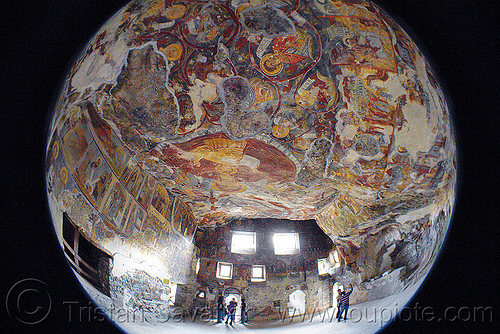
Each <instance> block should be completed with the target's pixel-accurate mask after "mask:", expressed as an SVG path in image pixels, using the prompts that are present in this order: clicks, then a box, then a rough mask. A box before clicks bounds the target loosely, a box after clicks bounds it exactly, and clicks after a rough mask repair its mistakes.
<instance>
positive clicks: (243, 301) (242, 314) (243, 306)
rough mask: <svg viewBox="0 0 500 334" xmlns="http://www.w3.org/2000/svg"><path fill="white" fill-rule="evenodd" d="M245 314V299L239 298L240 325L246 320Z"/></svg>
mask: <svg viewBox="0 0 500 334" xmlns="http://www.w3.org/2000/svg"><path fill="white" fill-rule="evenodd" d="M246 312H247V303H245V298H241V323H242V324H244V323H245V321H246V320H247V317H246Z"/></svg>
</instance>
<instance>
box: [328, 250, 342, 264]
mask: <svg viewBox="0 0 500 334" xmlns="http://www.w3.org/2000/svg"><path fill="white" fill-rule="evenodd" d="M330 261H331V262H333V268H338V267H340V258H339V251H337V250H336V251H333V252H332V253H330Z"/></svg>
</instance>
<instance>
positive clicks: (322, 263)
mask: <svg viewBox="0 0 500 334" xmlns="http://www.w3.org/2000/svg"><path fill="white" fill-rule="evenodd" d="M328 268H330V264H329V263H328V258H324V259H318V273H319V274H320V275H325V274H328Z"/></svg>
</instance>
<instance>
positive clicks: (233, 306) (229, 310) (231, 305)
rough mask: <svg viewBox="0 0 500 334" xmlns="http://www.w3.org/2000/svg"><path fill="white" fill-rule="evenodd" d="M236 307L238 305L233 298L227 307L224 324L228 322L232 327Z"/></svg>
mask: <svg viewBox="0 0 500 334" xmlns="http://www.w3.org/2000/svg"><path fill="white" fill-rule="evenodd" d="M236 306H238V303H237V302H236V298H233V300H231V301H230V302H229V304H228V305H227V319H226V324H227V322H228V321H229V324H230V325H231V326H232V325H233V322H234V316H235V314H236Z"/></svg>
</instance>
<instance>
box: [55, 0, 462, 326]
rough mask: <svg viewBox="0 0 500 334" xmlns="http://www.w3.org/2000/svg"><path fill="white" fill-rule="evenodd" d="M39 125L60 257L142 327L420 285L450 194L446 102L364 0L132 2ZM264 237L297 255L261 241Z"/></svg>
mask: <svg viewBox="0 0 500 334" xmlns="http://www.w3.org/2000/svg"><path fill="white" fill-rule="evenodd" d="M50 129H51V130H50V135H49V139H48V145H47V163H46V181H47V193H48V199H49V205H50V209H51V213H52V217H53V222H54V226H55V231H56V234H57V236H58V239H59V242H60V244H61V247H62V248H63V249H64V252H65V256H66V257H67V259H68V261H69V263H70V265H71V267H72V268H73V270H74V271H75V274H76V275H77V277H78V278H79V279H80V280H81V283H82V285H83V286H84V287H85V289H86V290H87V292H88V293H89V294H90V296H91V297H92V298H93V299H94V300H95V301H96V303H97V304H98V306H101V307H102V308H103V309H104V310H109V309H110V308H119V309H129V310H134V309H141V310H142V311H144V310H146V311H145V312H146V313H147V315H148V317H147V319H148V324H149V325H151V326H152V328H153V329H159V330H160V329H161V328H162V325H165V324H163V323H159V322H158V321H157V320H158V318H159V317H160V318H161V317H163V318H164V317H165V316H166V314H172V312H173V311H175V310H187V309H190V310H192V309H194V308H196V307H199V308H203V309H204V310H206V311H207V310H208V311H207V312H209V311H210V312H212V310H213V308H214V303H215V302H214V301H215V300H216V296H217V295H218V294H219V293H223V294H225V295H226V296H227V295H229V294H230V293H231V294H239V295H240V296H245V298H246V300H247V303H248V304H249V305H250V306H251V307H252V313H251V314H250V313H249V317H250V319H252V318H253V319H254V321H259V322H260V323H261V324H263V326H265V324H270V323H272V322H273V321H276V319H278V317H279V311H276V308H280V307H281V308H283V305H286V304H287V302H288V300H289V296H290V293H293V292H294V291H297V290H300V291H301V292H302V293H304V294H305V297H304V298H305V308H303V309H304V310H303V311H302V312H311V311H312V310H322V311H325V310H328V309H329V308H332V307H335V305H334V304H335V302H334V300H333V298H334V296H333V294H334V291H333V290H334V288H335V289H336V286H337V285H338V284H342V285H344V286H346V285H348V284H349V283H352V284H353V285H354V287H355V288H354V293H353V295H352V297H351V303H352V304H362V303H366V302H377V301H378V302H379V303H380V305H382V306H383V305H384V300H386V298H388V297H390V296H397V295H398V294H401V293H404V292H405V291H410V290H411V291H413V290H412V289H414V290H415V289H417V288H418V286H419V285H420V284H421V282H422V280H423V278H425V276H426V275H427V273H428V272H429V270H430V269H431V266H432V263H433V262H434V260H435V258H436V256H437V254H438V252H439V250H440V247H441V245H442V242H443V239H444V237H445V235H446V231H447V228H448V225H449V222H450V219H451V215H452V209H453V204H454V200H455V187H456V148H455V140H454V137H453V128H452V123H451V115H450V110H449V107H448V104H447V101H446V96H445V95H444V93H443V91H442V89H441V88H440V86H439V83H438V81H437V78H436V76H435V74H434V73H433V70H432V68H431V66H430V64H429V63H428V61H427V60H426V59H425V57H424V55H423V54H422V52H421V51H420V50H419V49H418V47H417V46H416V44H415V43H414V41H413V40H412V39H411V37H410V36H409V35H408V34H407V33H406V32H405V31H404V30H403V29H402V28H401V26H400V25H399V24H398V23H396V22H395V21H394V20H393V19H392V18H391V17H390V16H389V15H388V14H387V13H386V12H384V11H383V10H382V9H380V8H379V7H378V6H377V5H376V4H374V3H372V2H369V1H362V0H351V1H349V0H345V1H332V0H327V1H319V0H307V1H306V0H296V1H293V0H283V1H266V0H260V1H246V0H227V1H162V0H148V1H132V2H130V3H129V4H128V5H126V6H125V7H123V8H122V9H120V10H119V11H118V12H117V13H116V14H115V15H114V16H112V17H111V18H110V19H109V20H108V21H107V22H106V23H105V24H104V26H103V27H102V28H100V29H99V30H98V31H97V33H96V34H95V36H94V37H93V38H92V39H91V41H90V42H89V43H88V45H87V46H86V47H85V48H84V50H83V52H82V53H81V55H80V56H79V57H78V58H77V60H76V62H75V64H74V65H73V66H72V68H71V70H70V73H69V74H68V77H67V79H66V81H65V82H64V85H63V87H62V90H61V93H60V97H59V99H58V101H57V104H56V106H55V108H54V115H53V117H52V121H51V125H50ZM235 231H236V232H237V231H244V232H247V234H246V235H254V240H257V244H256V250H253V251H252V252H250V253H248V252H247V250H244V251H242V253H238V252H236V251H235V247H236V246H234V245H232V244H231V239H232V238H233V239H234V237H235ZM273 232H276V233H295V234H296V235H297V236H298V237H297V238H298V239H300V242H298V243H297V244H298V245H300V247H299V248H300V250H297V253H293V254H292V253H287V254H286V255H277V254H276V253H275V252H274V253H273V251H272V246H269V245H270V244H269V242H271V241H269V240H270V239H269V238H270V237H269V236H270V235H271V234H272V233H273ZM252 233H254V234H252ZM268 239H269V240H268ZM320 260H321V261H320ZM323 260H324V261H323ZM221 263H222V264H228V266H229V265H230V268H231V271H230V275H229V276H227V277H224V275H223V274H222V272H219V270H220V267H221ZM320 263H321V266H322V267H321V268H323V269H324V270H320V265H319V264H320ZM255 266H260V267H259V268H265V270H263V271H262V272H265V277H262V278H259V279H254V277H253V273H252V270H253V268H254V267H255ZM228 268H229V267H228ZM336 284H337V285H336ZM410 297H411V294H410V295H408V294H407V295H405V297H404V298H406V299H400V301H401V303H400V304H402V305H404V304H405V303H406V302H407V301H408V300H409V298H410ZM401 298H403V297H401ZM277 301H278V303H276V302H277ZM151 305H154V307H152V306H151ZM288 307H290V305H288ZM108 315H109V312H108ZM119 325H120V326H121V327H122V328H125V329H126V330H127V331H132V332H134V331H140V330H141V328H142V327H139V328H137V327H133V326H131V324H130V323H126V324H119ZM168 325H169V326H173V324H172V323H169V324H168ZM142 326H144V324H142ZM184 326H188V325H184ZM169 328H170V327H169ZM200 328H201V329H203V328H204V327H199V328H198V330H199V329H200ZM210 328H211V327H206V330H210ZM142 329H143V328H142ZM377 329H378V328H376V327H375V328H373V329H369V330H371V331H372V332H374V331H376V330H377Z"/></svg>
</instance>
